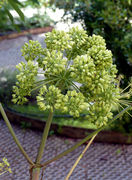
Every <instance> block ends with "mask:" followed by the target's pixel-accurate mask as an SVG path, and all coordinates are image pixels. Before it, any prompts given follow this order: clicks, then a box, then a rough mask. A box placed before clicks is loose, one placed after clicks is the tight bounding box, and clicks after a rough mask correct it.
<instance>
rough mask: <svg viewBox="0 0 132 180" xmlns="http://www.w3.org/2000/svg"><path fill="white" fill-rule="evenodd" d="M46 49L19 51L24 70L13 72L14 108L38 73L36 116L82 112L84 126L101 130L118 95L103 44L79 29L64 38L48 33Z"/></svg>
mask: <svg viewBox="0 0 132 180" xmlns="http://www.w3.org/2000/svg"><path fill="white" fill-rule="evenodd" d="M45 43H46V48H42V47H41V45H40V44H39V42H36V41H35V42H34V41H29V44H28V43H25V45H24V46H23V48H22V55H23V56H24V57H25V59H26V61H27V65H26V64H24V63H21V64H20V65H19V66H18V69H19V71H20V74H19V75H18V76H17V78H18V83H17V86H15V87H14V92H15V94H14V95H13V101H14V102H15V103H19V104H20V103H24V102H26V101H27V97H26V96H29V95H30V94H31V90H32V87H33V86H34V83H35V76H36V75H37V71H38V67H39V70H40V72H41V74H43V80H41V81H38V82H37V84H38V88H40V92H39V94H38V96H37V103H38V105H39V107H40V109H41V110H46V109H50V110H52V111H53V109H60V110H61V111H63V112H69V113H70V114H71V115H73V116H79V114H80V113H81V112H83V111H84V110H87V111H88V116H87V118H88V120H89V121H91V122H93V123H95V124H96V125H97V126H102V125H103V124H106V123H107V121H108V120H109V118H111V117H112V113H111V109H112V106H113V105H114V104H116V103H118V99H119V98H120V93H119V88H118V87H116V84H117V83H116V80H115V77H116V73H117V69H116V66H115V65H113V64H112V54H111V51H109V50H107V49H106V43H105V40H104V39H103V38H102V37H100V36H97V35H93V36H88V35H87V33H86V31H84V30H83V29H79V28H72V29H70V30H69V32H64V31H57V30H53V31H52V32H49V33H47V34H46V37H45ZM33 60H34V61H36V62H37V64H38V67H37V65H35V64H33ZM38 74H39V73H38ZM77 84H80V85H79V86H78V85H77Z"/></svg>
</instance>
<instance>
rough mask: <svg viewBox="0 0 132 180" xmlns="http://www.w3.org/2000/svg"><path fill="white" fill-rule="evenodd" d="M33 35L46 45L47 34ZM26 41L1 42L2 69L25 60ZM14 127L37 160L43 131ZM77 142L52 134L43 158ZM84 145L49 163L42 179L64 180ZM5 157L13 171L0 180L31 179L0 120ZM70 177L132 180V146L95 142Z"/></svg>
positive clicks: (1, 150)
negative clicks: (23, 51)
mask: <svg viewBox="0 0 132 180" xmlns="http://www.w3.org/2000/svg"><path fill="white" fill-rule="evenodd" d="M32 38H33V39H34V40H39V41H40V42H42V43H43V46H44V34H42V35H36V36H32ZM25 41H28V38H27V37H19V38H17V39H12V40H4V41H1V42H0V68H3V67H7V66H12V67H15V65H16V64H18V63H19V62H20V61H21V60H22V59H23V58H22V57H21V53H20V49H21V46H22V45H23V44H24V42H25ZM13 128H14V130H15V132H16V134H17V136H18V138H19V139H20V141H21V143H22V144H23V146H24V148H25V150H26V151H27V153H28V154H30V156H31V158H32V159H33V160H35V155H36V149H37V147H38V145H39V142H40V138H41V135H42V133H41V132H37V131H32V130H26V131H25V130H23V129H21V128H20V127H17V126H14V125H13ZM74 143H75V140H71V139H66V138H60V137H56V136H55V135H53V136H51V137H49V139H48V141H47V144H46V149H45V153H44V155H45V156H44V158H43V160H44V161H45V160H48V159H49V158H51V157H53V156H54V155H56V154H58V153H60V152H62V151H64V150H66V149H67V148H68V147H70V146H71V145H73V144H74ZM84 147H85V145H83V146H81V147H79V148H78V149H77V150H75V151H74V152H72V153H70V154H69V155H68V156H65V157H63V158H62V159H60V160H58V161H56V162H54V163H52V164H51V165H49V166H48V167H47V169H46V171H45V175H44V178H43V179H44V180H64V177H65V176H66V174H67V173H68V171H69V169H70V168H71V166H72V165H73V163H74V162H75V160H76V158H77V157H78V155H79V154H80V152H81V151H82V150H83V149H84ZM2 157H6V158H8V160H9V162H10V164H11V168H12V171H13V173H12V174H9V173H6V174H4V175H2V176H0V180H29V173H28V164H27V162H26V161H25V159H24V158H23V156H22V155H21V154H20V152H19V150H18V148H17V146H16V145H15V143H14V141H13V139H12V137H11V136H10V134H9V132H8V129H7V127H6V126H5V123H4V122H3V120H1V121H0V160H1V159H2ZM70 180H132V145H129V146H126V145H113V144H103V143H94V144H92V145H91V147H90V148H89V150H88V151H87V153H86V154H85V156H84V158H83V159H82V160H81V161H80V163H79V164H78V166H77V168H76V169H75V171H74V173H73V174H72V176H71V178H70Z"/></svg>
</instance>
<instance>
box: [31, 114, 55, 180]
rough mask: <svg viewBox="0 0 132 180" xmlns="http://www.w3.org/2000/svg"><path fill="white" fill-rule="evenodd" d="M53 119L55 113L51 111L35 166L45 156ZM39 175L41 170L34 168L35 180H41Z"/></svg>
mask: <svg viewBox="0 0 132 180" xmlns="http://www.w3.org/2000/svg"><path fill="white" fill-rule="evenodd" d="M52 119H53V112H52V111H50V113H49V116H48V119H47V121H46V125H45V128H44V131H43V135H42V139H41V143H40V147H39V150H38V154H37V158H36V161H35V164H40V161H41V158H42V156H43V152H44V148H45V144H46V141H47V137H48V133H49V129H50V126H51V122H52ZM39 174H40V168H34V169H33V180H39Z"/></svg>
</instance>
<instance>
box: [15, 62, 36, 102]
mask: <svg viewBox="0 0 132 180" xmlns="http://www.w3.org/2000/svg"><path fill="white" fill-rule="evenodd" d="M16 68H17V69H18V70H19V72H20V73H19V74H18V75H17V76H16V78H17V80H18V81H17V83H16V86H13V92H14V94H13V95H12V96H13V99H12V101H13V102H14V103H18V104H23V103H25V102H27V101H28V99H27V97H26V96H30V95H31V90H32V88H33V87H34V82H35V77H36V75H37V73H38V66H37V65H35V64H34V62H32V61H28V63H27V64H26V63H24V62H21V63H19V64H18V65H17V66H16Z"/></svg>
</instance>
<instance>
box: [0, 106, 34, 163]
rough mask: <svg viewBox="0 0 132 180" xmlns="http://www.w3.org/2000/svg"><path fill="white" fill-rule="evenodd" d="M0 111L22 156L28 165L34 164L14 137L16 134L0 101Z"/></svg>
mask: <svg viewBox="0 0 132 180" xmlns="http://www.w3.org/2000/svg"><path fill="white" fill-rule="evenodd" d="M0 112H1V114H2V117H3V119H4V121H5V123H6V125H7V127H8V129H9V132H10V133H11V135H12V137H13V139H14V141H15V143H16V144H17V146H18V147H19V149H20V151H21V153H22V154H23V156H24V157H25V158H26V160H27V161H28V163H29V164H30V165H34V163H33V162H32V160H31V159H30V157H29V156H28V155H27V153H26V152H25V150H24V149H23V147H22V145H21V144H20V142H19V140H18V138H17V137H16V134H15V132H14V130H13V128H12V126H11V124H10V122H9V120H8V118H7V116H6V113H5V111H4V109H3V107H2V104H1V103H0Z"/></svg>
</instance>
